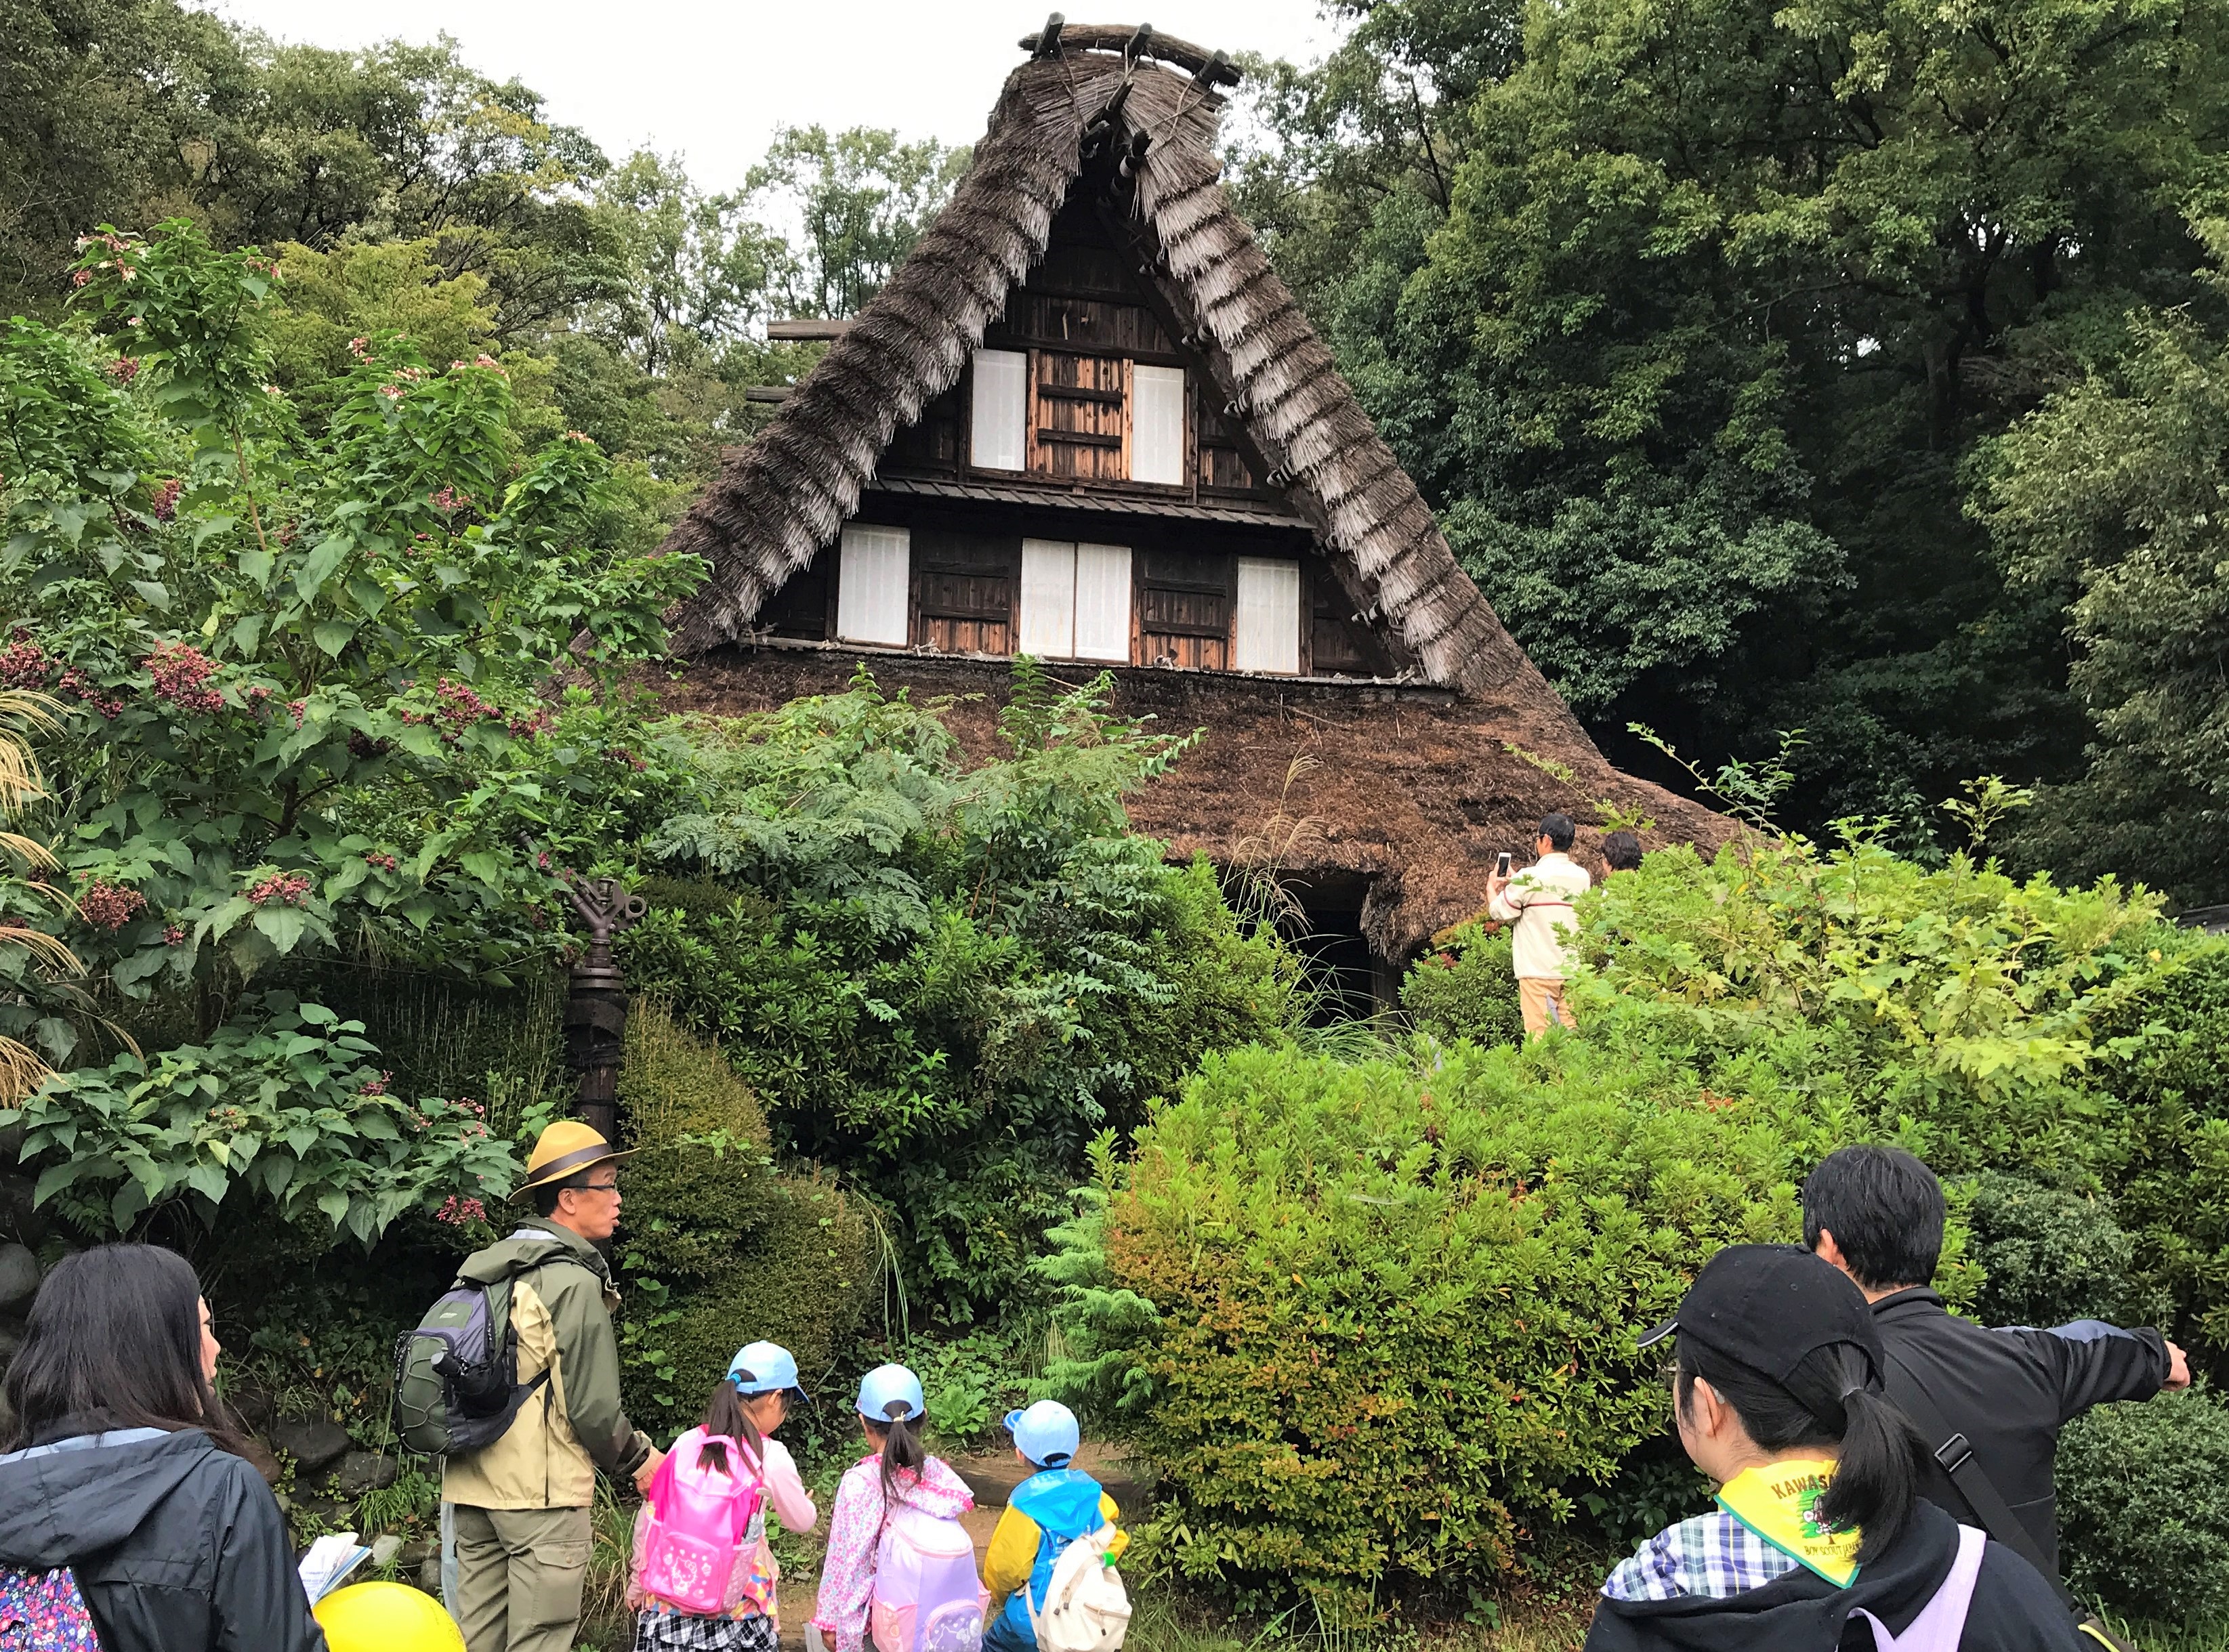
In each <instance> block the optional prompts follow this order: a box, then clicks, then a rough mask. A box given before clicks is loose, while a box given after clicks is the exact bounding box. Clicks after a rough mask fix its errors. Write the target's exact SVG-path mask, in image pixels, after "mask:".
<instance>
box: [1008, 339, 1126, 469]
mask: <svg viewBox="0 0 2229 1652" xmlns="http://www.w3.org/2000/svg"><path fill="white" fill-rule="evenodd" d="M1030 356H1031V371H1030V384H1031V410H1030V465H1029V468H1030V469H1031V471H1035V472H1036V473H1037V474H1038V475H1040V476H1048V477H1054V478H1055V479H1056V480H1059V481H1063V482H1120V481H1121V480H1123V479H1124V478H1125V477H1127V476H1128V475H1129V474H1130V451H1129V447H1130V443H1129V420H1128V419H1126V418H1125V417H1124V416H1123V414H1124V410H1125V409H1126V408H1127V407H1128V405H1129V400H1130V384H1129V379H1130V371H1129V369H1130V364H1129V362H1127V361H1124V360H1122V359H1121V358H1120V357H1117V356H1112V355H1072V354H1070V352H1068V351H1066V350H1031V352H1030Z"/></svg>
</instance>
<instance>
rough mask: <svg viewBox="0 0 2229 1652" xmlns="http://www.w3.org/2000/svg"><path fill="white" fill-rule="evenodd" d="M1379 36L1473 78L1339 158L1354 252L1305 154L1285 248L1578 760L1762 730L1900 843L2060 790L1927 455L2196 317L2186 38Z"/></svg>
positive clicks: (1725, 11) (1875, 2) (1811, 803)
mask: <svg viewBox="0 0 2229 1652" xmlns="http://www.w3.org/2000/svg"><path fill="white" fill-rule="evenodd" d="M1396 10H1399V11H1400V12H1401V13H1402V15H1403V16H1404V17H1410V20H1411V21H1414V18H1415V17H1419V16H1420V17H1423V18H1425V19H1427V20H1429V19H1430V18H1432V17H1441V18H1453V19H1455V21H1456V22H1458V23H1459V24H1460V26H1461V28H1462V29H1464V30H1465V34H1464V38H1466V39H1468V40H1469V41H1470V42H1473V44H1474V48H1475V50H1476V53H1477V61H1495V55H1496V54H1500V61H1507V62H1509V63H1510V65H1511V67H1508V69H1507V71H1506V73H1505V74H1500V75H1499V76H1498V77H1495V76H1493V75H1488V76H1487V77H1486V78H1485V79H1483V80H1481V83H1480V85H1479V86H1478V89H1477V92H1476V95H1475V96H1474V99H1472V100H1471V102H1470V104H1469V106H1468V108H1467V109H1466V110H1465V111H1464V112H1463V113H1462V115H1461V118H1455V117H1453V116H1451V115H1449V116H1442V117H1441V118H1438V119H1436V121H1434V122H1432V123H1431V130H1432V131H1433V133H1434V134H1435V138H1434V142H1433V143H1432V144H1429V145H1427V144H1422V143H1416V144H1410V145H1409V146H1408V147H1407V148H1406V149H1405V150H1404V148H1403V146H1401V145H1400V144H1396V143H1392V142H1391V141H1389V140H1387V139H1385V138H1382V137H1379V138H1372V137H1371V136H1369V128H1368V127H1367V125H1365V126H1364V127H1363V128H1362V130H1363V132H1364V136H1363V137H1362V138H1359V139H1357V140H1353V142H1354V144H1355V146H1356V147H1359V149H1360V150H1362V151H1363V152H1364V154H1365V157H1367V158H1369V159H1371V162H1372V164H1374V166H1375V168H1376V170H1377V172H1378V174H1380V175H1382V176H1384V179H1385V180H1386V183H1385V184H1384V187H1378V188H1377V193H1376V195H1374V197H1372V198H1371V201H1370V206H1369V210H1368V212H1367V214H1366V215H1365V217H1364V218H1363V219H1360V220H1358V219H1357V217H1356V211H1357V209H1356V208H1353V207H1352V204H1351V203H1347V204H1346V205H1344V206H1341V205H1331V206H1319V205H1317V204H1316V201H1315V197H1316V196H1317V195H1321V194H1322V193H1323V192H1325V191H1333V192H1336V191H1339V190H1342V189H1351V188H1352V182H1351V180H1350V179H1349V178H1348V176H1347V175H1346V174H1345V173H1343V172H1342V171H1341V170H1339V168H1338V167H1337V166H1333V165H1331V164H1329V163H1320V162H1309V163H1308V164H1307V165H1306V166H1304V167H1303V168H1302V169H1301V170H1302V173H1303V175H1304V176H1303V177H1302V180H1301V183H1302V187H1301V190H1300V196H1301V199H1300V202H1299V204H1298V205H1294V206H1288V208H1287V210H1286V211H1285V214H1284V221H1285V222H1286V223H1287V224H1288V225H1295V224H1296V225H1299V226H1301V227H1303V228H1306V227H1307V226H1309V225H1312V224H1322V225H1326V226H1329V227H1332V228H1333V229H1334V230H1335V231H1338V232H1340V233H1342V234H1346V230H1347V229H1348V227H1350V226H1351V225H1352V224H1354V223H1356V222H1363V223H1365V230H1364V233H1359V234H1346V240H1348V241H1349V242H1350V243H1351V244H1352V246H1353V247H1354V251H1353V253H1352V254H1351V255H1350V256H1346V257H1344V258H1342V256H1341V255H1339V254H1338V253H1336V251H1335V250H1331V251H1326V248H1325V247H1324V245H1323V240H1324V238H1323V237H1320V236H1319V237H1317V238H1316V239H1315V240H1314V241H1312V242H1310V244H1309V246H1310V248H1311V249H1312V250H1310V251H1309V253H1308V255H1307V258H1306V259H1303V261H1302V264H1301V267H1302V270H1303V272H1304V279H1303V282H1302V285H1303V288H1304V290H1305V291H1307V292H1308V294H1309V298H1310V302H1311V303H1312V304H1314V305H1315V306H1316V307H1317V310H1318V311H1319V313H1320V314H1327V315H1328V317H1330V320H1329V330H1330V332H1331V335H1332V336H1333V342H1334V344H1335V346H1336V347H1337V348H1338V349H1339V351H1340V352H1341V355H1342V359H1343V361H1344V362H1346V364H1347V365H1348V366H1349V368H1350V369H1351V371H1352V375H1353V376H1354V378H1355V381H1356V382H1357V385H1358V387H1359V389H1360V390H1361V392H1362V394H1363V395H1364V397H1365V400H1366V401H1367V402H1368V403H1369V405H1370V406H1371V410H1372V411H1373V413H1376V414H1377V415H1378V417H1379V418H1380V419H1381V421H1382V422H1383V423H1384V426H1385V428H1386V430H1387V432H1388V434H1389V436H1390V437H1391V439H1392V440H1393V441H1394V443H1395V445H1396V446H1397V449H1398V451H1401V453H1402V455H1403V457H1404V459H1405V460H1407V461H1408V462H1409V463H1410V465H1411V467H1412V468H1413V469H1414V470H1415V471H1416V472H1417V474H1418V475H1419V476H1420V477H1421V478H1422V479H1423V483H1424V484H1425V487H1426V489H1427V491H1428V493H1429V494H1430V495H1431V496H1433V498H1434V500H1435V502H1436V503H1438V504H1439V505H1440V506H1441V507H1442V509H1443V511H1444V513H1445V521H1446V522H1447V525H1448V527H1449V533H1450V536H1451V538H1453V539H1454V541H1455V543H1456V546H1457V548H1458V550H1459V552H1460V553H1461V554H1462V556H1463V558H1464V560H1465V561H1466V563H1467V564H1468V567H1470V568H1471V570H1472V572H1473V573H1474V574H1476V575H1477V576H1478V577H1479V578H1480V579H1481V584H1482V585H1483V586H1484V588H1485V589H1486V591H1487V594H1488V595H1489V597H1490V598H1491V599H1493V601H1494V602H1495V603H1496V605H1498V606H1499V607H1500V609H1501V611H1502V612H1503V614H1504V616H1505V618H1507V619H1508V620H1509V621H1510V622H1511V624H1512V625H1513V629H1514V630H1515V631H1516V632H1517V634H1518V636H1519V637H1520V639H1521V640H1522V641H1523V642H1524V643H1525V644H1526V646H1527V648H1528V649H1530V650H1532V652H1533V654H1534V655H1535V656H1536V657H1537V658H1538V659H1539V660H1540V662H1541V663H1542V664H1543V666H1544V667H1545V669H1547V670H1548V671H1549V673H1550V675H1551V676H1552V677H1553V678H1554V679H1555V680H1556V681H1557V682H1558V685H1559V686H1560V687H1561V688H1564V691H1565V692H1566V693H1567V694H1569V695H1571V698H1572V699H1573V701H1574V702H1575V704H1577V706H1578V707H1579V708H1580V709H1581V710H1582V712H1583V714H1588V715H1590V717H1592V718H1595V719H1596V720H1598V727H1601V728H1602V729H1603V732H1604V733H1605V734H1606V736H1607V737H1608V738H1609V741H1610V743H1611V744H1612V746H1621V745H1622V742H1621V741H1620V740H1618V739H1617V738H1616V735H1615V734H1614V733H1611V731H1614V730H1616V728H1618V727H1622V724H1623V722H1624V721H1625V720H1627V719H1628V717H1635V716H1637V717H1640V718H1641V719H1643V720H1648V721H1649V722H1651V723H1653V724H1655V725H1657V726H1658V727H1664V728H1667V729H1673V730H1679V731H1680V732H1681V733H1682V734H1683V737H1684V743H1686V744H1690V745H1693V746H1700V747H1703V748H1705V749H1708V750H1711V751H1712V752H1714V753H1716V752H1728V751H1731V752H1754V751H1756V750H1759V749H1762V748H1763V747H1764V746H1766V745H1767V744H1768V743H1769V741H1768V740H1767V735H1766V731H1768V730H1769V729H1770V728H1772V727H1790V726H1798V725H1800V726H1802V727H1805V728H1806V729H1807V730H1808V733H1809V734H1810V741H1811V743H1810V746H1809V747H1808V751H1807V753H1806V759H1805V761H1806V765H1807V766H1806V769H1805V772H1804V779H1805V783H1806V785H1805V792H1804V795H1802V797H1801V798H1800V799H1799V804H1800V806H1801V810H1802V812H1803V813H1804V814H1806V815H1808V816H1809V817H1810V818H1811V819H1813V820H1819V819H1823V818H1826V817H1828V816H1834V815H1840V814H1847V813H1865V814H1868V815H1876V814H1884V813H1885V814H1892V815H1894V816H1898V817H1899V819H1900V820H1901V821H1902V822H1903V823H1904V829H1905V832H1906V834H1907V841H1911V842H1925V841H1926V840H1927V838H1928V836H1929V834H1928V832H1927V830H1926V828H1925V825H1924V815H1925V813H1926V810H1927V806H1928V802H1929V800H1930V799H1931V798H1934V797H1940V796H1942V795H1943V789H1944V788H1946V787H1947V786H1948V785H1949V784H1951V783H1952V782H1953V781H1954V780H1955V779H1956V778H1958V777H1959V776H1960V775H1962V774H1971V773H1974V772H1980V771H1983V770H1993V771H1996V772H2009V773H2012V774H2014V776H2015V777H2017V778H2022V779H2032V778H2065V777H2066V776H2067V775H2068V774H2070V773H2071V772H2072V769H2073V767H2074V765H2076V764H2077V763H2078V752H2079V746H2080V740H2081V728H2080V723H2079V719H2078V714H2077V711H2076V708H2075V707H2074V706H2073V704H2072V701H2071V700H2070V699H2069V698H2068V697H2067V695H2066V694H2065V683H2064V678H2063V667H2062V665H2061V664H2060V663H2059V661H2060V659H2061V657H2062V651H2060V650H2055V649H2054V647H2053V646H2052V644H2053V639H2054V634H2055V632H2056V631H2058V629H2059V620H2058V618H2057V616H2058V610H2059V607H2060V606H2061V605H2062V604H2063V601H2064V600H2065V595H2066V592H2064V591H2063V590H2046V589H2042V588H2025V587H2024V588H2021V589H2019V590H2013V591H2007V589H2006V588H2005V586H2004V584H2003V582H2002V580H2001V578H2000V577H1999V575H1998V573H1997V570H1996V567H1995V564H1994V562H1993V561H1992V560H1991V559H1990V558H1989V557H1988V554H1987V547H1986V544H1985V542H1984V540H1983V537H1982V535H1981V534H1980V533H1979V532H1978V530H1977V529H1976V528H1975V525H1974V524H1972V523H1971V522H1968V521H1967V520H1966V519H1965V517H1964V515H1963V510H1962V507H1963V503H1964V491H1963V488H1962V483H1961V480H1960V473H1959V464H1960V461H1961V459H1962V456H1963V455H1965V454H1966V453H1967V452H1969V451H1971V449H1972V447H1973V445H1974V444H1975V441H1976V440H1978V439H1982V438H1985V437H1987V436H1988V435H1990V434H1992V433H1995V432H1997V431H2001V429H2003V428H2004V427H2005V426H2006V425H2007V423H2009V421H2010V420H2011V419H2013V418H2014V416H2016V415H2017V414H2018V413H2020V412H2023V411H2025V410H2026V409H2027V407H2031V406H2033V404H2034V402H2035V401H2036V400H2038V399H2039V398H2040V396H2041V395H2043V394H2046V393H2047V392H2048V390H2049V389H2050V388H2052V386H2053V385H2054V384H2056V383H2058V382H2060V381H2063V379H2064V377H2065V375H2066V374H2067V373H2068V372H2069V371H2070V369H2075V370H2078V364H2079V363H2080V362H2083V361H2084V360H2087V359H2091V358H2094V357H2097V356H2099V355H2110V353H2111V352H2112V351H2113V350H2114V349H2116V348H2117V344H2118V342H2119V340H2120V339H2121V337H2122V334H2123V328H2122V323H2121V317H2122V315H2123V312H2124V311H2125V310H2126V309H2127V308H2128V307H2129V304H2131V303H2132V302H2138V301H2145V300H2149V301H2151V302H2157V303H2167V304H2174V303H2180V302H2183V301H2186V300H2191V299H2202V298H2204V296H2205V295H2204V294H2203V293H2202V292H2201V291H2200V289H2199V286H2198V284H2197V283H2196V282H2195V280H2194V268H2195V265H2196V262H2197V259H2196V256H2195V248H2194V247H2193V246H2192V245H2191V244H2190V242H2189V240H2188V239H2187V235H2186V234H2185V233H2184V229H2183V224H2182V218H2181V207H2182V205H2183V202H2184V201H2185V200H2186V199H2187V197H2188V196H2189V195H2190V194H2191V193H2192V192H2193V191H2194V190H2196V189H2199V188H2200V187H2201V186H2202V185H2203V183H2204V182H2205V181H2206V180H2207V177H2208V176H2210V174H2211V169H2212V168H2213V164H2214V161H2215V157H2217V156H2218V154H2219V150H2220V148H2221V139H2222V135H2223V109H2222V97H2223V88H2224V86H2225V85H2229V77H2225V76H2224V75H2223V74H2222V73H2221V67H2222V59H2223V54H2222V38H2221V33H2220V20H2219V18H2218V17H2215V16H2213V15H2212V14H2207V15H2205V16H2197V15H2194V14H2187V13H2186V12H2185V11H2184V10H2182V9H2181V8H2178V7H2171V6H2164V5H2155V4H2150V3H2144V0H2114V3H2106V4H2093V3H2089V0H2065V3H2048V4H2044V5H2036V4H2033V3H2025V0H2023V3H2017V4H2014V3H2002V4H1994V5H1992V4H1984V5H1982V6H1981V7H1979V8H1967V9H1965V10H1960V11H1957V12H1955V13H1949V12H1943V11H1940V10H1932V9H1929V8H1925V7H1921V6H1917V5H1912V4H1907V3H1903V0H1851V3H1834V4H1823V5H1801V6H1796V7H1792V8H1783V7H1779V6H1776V5H1770V4H1766V3H1763V0H1710V3H1705V4H1703V5H1700V6H1696V5H1687V4H1682V5H1677V6H1674V5H1672V4H1668V3H1663V0H1576V3H1571V4H1564V5H1550V4H1546V3H1539V4H1534V5H1532V7H1531V8H1530V9H1529V10H1527V11H1526V15H1525V22H1524V38H1523V49H1522V53H1521V55H1518V54H1510V53H1508V52H1507V49H1506V46H1504V45H1503V44H1502V43H1501V42H1504V41H1505V40H1506V26H1507V22H1508V14H1507V13H1506V12H1504V11H1496V10H1483V9H1481V10H1476V11H1470V10H1464V9H1461V8H1456V7H1448V8H1443V9H1438V10H1433V11H1429V12H1427V11H1425V10H1423V9H1422V8H1418V9H1416V11H1415V13H1414V15H1413V16H1411V11H1410V8H1399V9H1396ZM1378 62H1379V63H1380V65H1381V66H1382V67H1383V68H1384V76H1383V77H1382V84H1383V85H1384V86H1394V87H1396V88H1397V87H1398V86H1400V85H1401V84H1402V81H1403V79H1404V76H1403V75H1402V74H1400V73H1399V69H1400V57H1399V53H1398V52H1397V51H1396V50H1393V49H1391V48H1386V49H1382V50H1379V51H1378ZM1337 73H1339V74H1346V73H1348V71H1346V70H1345V69H1344V68H1341V69H1339V70H1338V71H1337ZM1329 74H1331V72H1328V71H1327V77H1328V76H1329ZM1313 89H1314V90H1315V91H1317V92H1319V93H1320V95H1321V99H1324V100H1328V99H1330V98H1331V93H1332V89H1333V84H1332V80H1330V79H1329V78H1326V80H1325V81H1324V82H1323V84H1322V85H1321V86H1318V87H1316V88H1313ZM1290 106H1291V102H1290V100H1289V99H1288V100H1287V103H1286V104H1285V105H1284V107H1288V108H1289V107H1290ZM1425 107H1426V108H1428V109H1429V105H1426V106H1425ZM1273 125H1274V122H1273ZM1300 136H1301V138H1302V139H1305V138H1307V137H1308V133H1307V131H1306V130H1305V128H1304V129H1303V130H1302V131H1301V134H1300ZM1340 141H1341V142H1347V141H1348V140H1346V139H1344V138H1342V139H1340ZM1447 157H1454V165H1453V169H1452V171H1451V172H1450V173H1449V180H1448V190H1447V195H1448V202H1449V205H1448V208H1447V210H1446V211H1445V212H1444V213H1443V214H1442V213H1441V212H1440V211H1439V210H1438V202H1437V201H1436V199H1435V198H1434V196H1433V193H1432V189H1433V173H1434V171H1435V170H1436V168H1441V167H1444V165H1445V163H1446V158H1447ZM1301 158H1302V160H1303V161H1307V158H1308V157H1307V154H1306V153H1305V144H1303V153H1302V156H1301ZM1357 164H1358V165H1359V164H1360V163H1357ZM1286 193H1287V195H1288V196H1290V195H1292V193H1293V192H1292V191H1290V190H1288V191H1287V192H1286ZM1342 212H1344V214H1345V215H1344V216H1342ZM1293 240H1294V235H1292V234H1286V235H1285V236H1284V237H1283V238H1282V239H1281V240H1279V241H1278V243H1277V255H1278V256H1279V257H1280V259H1286V258H1288V256H1289V254H1288V248H1289V247H1291V245H1292V242H1293ZM1411 260H1413V262H1411Z"/></svg>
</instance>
